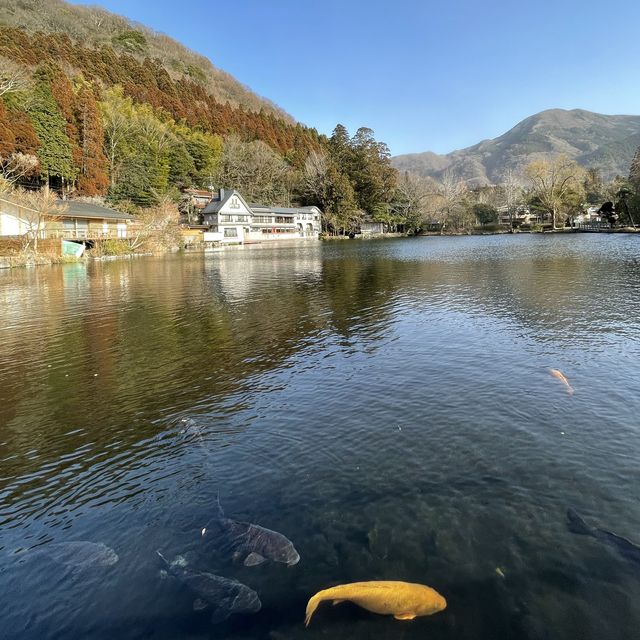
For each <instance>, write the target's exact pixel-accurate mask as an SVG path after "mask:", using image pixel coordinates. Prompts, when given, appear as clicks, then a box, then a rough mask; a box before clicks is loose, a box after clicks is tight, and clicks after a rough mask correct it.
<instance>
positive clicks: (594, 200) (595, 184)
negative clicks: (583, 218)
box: [583, 167, 606, 204]
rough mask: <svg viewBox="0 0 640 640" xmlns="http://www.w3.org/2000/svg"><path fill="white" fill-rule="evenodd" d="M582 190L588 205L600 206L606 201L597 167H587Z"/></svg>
mask: <svg viewBox="0 0 640 640" xmlns="http://www.w3.org/2000/svg"><path fill="white" fill-rule="evenodd" d="M583 189H584V195H585V200H586V202H587V203H588V204H600V203H602V202H603V201H604V200H605V199H606V198H605V193H604V183H603V182H602V176H601V175H600V169H598V168H597V167H589V168H588V169H587V170H586V172H585V175H584V182H583Z"/></svg>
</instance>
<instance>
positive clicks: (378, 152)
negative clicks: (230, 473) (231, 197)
mask: <svg viewBox="0 0 640 640" xmlns="http://www.w3.org/2000/svg"><path fill="white" fill-rule="evenodd" d="M2 6H4V7H5V9H6V10H7V13H6V14H4V15H0V178H2V184H0V188H3V189H7V188H9V189H10V188H13V187H16V186H23V187H30V188H38V187H40V186H42V185H44V184H49V185H50V186H52V187H53V188H54V189H56V190H57V191H58V192H63V193H65V194H66V195H69V196H71V197H80V196H89V197H101V198H106V199H107V201H108V202H109V203H110V204H111V205H113V206H117V207H120V208H122V209H126V210H130V211H135V210H136V209H137V208H140V207H149V206H153V205H156V204H158V203H159V202H161V201H166V200H173V201H174V202H177V201H178V199H179V196H180V191H181V190H182V189H183V188H185V187H208V186H209V185H213V186H218V187H225V188H236V189H239V190H240V191H241V192H242V193H243V195H245V196H246V197H247V198H248V199H249V200H252V201H255V202H263V203H265V204H276V205H277V204H279V205H289V204H292V203H293V202H298V203H304V204H314V205H318V206H320V207H321V208H322V209H323V211H324V212H325V214H326V215H325V217H324V220H325V228H326V229H327V230H329V231H330V232H334V233H335V232H347V231H349V230H351V229H354V228H357V227H358V225H359V220H360V219H361V218H362V217H363V216H366V215H370V216H377V217H378V218H382V219H384V220H386V221H389V222H390V224H391V225H392V226H393V225H395V224H405V223H407V222H408V218H407V216H406V199H403V196H402V195H401V194H400V192H399V191H398V190H397V188H396V187H397V175H396V172H395V170H394V169H393V168H392V167H391V165H390V160H389V151H388V149H387V147H386V145H384V144H383V143H380V142H378V141H376V140H375V138H374V136H373V132H372V131H371V130H370V129H367V128H366V127H362V128H360V129H359V130H358V131H357V132H356V133H355V134H354V135H353V136H352V137H351V136H350V135H349V133H348V132H347V130H346V129H345V128H344V127H342V126H337V127H336V131H335V132H334V135H333V136H332V137H331V138H327V137H326V136H322V135H319V134H318V132H317V131H316V130H315V129H312V128H309V127H306V126H304V125H302V124H299V123H295V122H293V121H292V120H291V119H290V118H289V117H287V116H286V115H285V114H283V113H282V112H281V111H279V110H277V109H276V108H274V107H269V105H267V104H266V103H263V102H261V101H260V100H259V99H258V98H257V97H256V96H254V95H253V94H251V93H250V92H248V90H246V91H247V93H246V94H236V95H235V99H234V100H231V99H230V98H229V92H231V91H232V90H233V89H234V87H235V88H237V86H239V85H238V84H237V83H235V81H233V79H231V80H232V82H231V83H227V84H224V86H222V85H220V84H219V83H217V82H216V77H215V73H217V70H215V69H214V68H213V67H212V66H211V65H210V64H209V66H208V67H207V65H206V64H204V63H203V64H196V62H198V60H199V57H198V56H195V54H192V53H191V52H189V51H188V50H186V49H185V48H184V47H182V46H181V45H179V44H178V43H176V42H174V41H172V40H170V39H169V38H166V37H165V36H159V35H157V34H152V33H151V32H150V31H149V30H147V29H145V28H143V27H141V26H139V25H132V24H130V23H129V22H128V21H126V20H125V19H123V18H120V17H118V16H113V15H112V14H108V13H107V12H105V11H102V10H101V9H94V8H78V7H72V6H70V5H66V4H65V3H62V2H60V1H59V0H56V1H54V2H52V3H51V4H50V3H47V2H40V1H39V0H23V1H22V2H11V3H8V2H5V0H0V8H1V7H2ZM51 6H54V7H58V8H59V9H60V11H59V12H56V11H53V10H52V9H51ZM49 18H50V20H49ZM3 21H4V22H5V23H6V22H7V21H9V22H11V24H2V23H3ZM38 29H41V30H38ZM193 56H195V57H193ZM214 71H215V73H214ZM207 74H209V75H207ZM247 96H249V98H250V99H248V98H247ZM251 96H253V98H251ZM398 207H400V208H403V207H404V208H403V209H402V210H403V211H405V213H403V214H397V213H396V211H397V210H398Z"/></svg>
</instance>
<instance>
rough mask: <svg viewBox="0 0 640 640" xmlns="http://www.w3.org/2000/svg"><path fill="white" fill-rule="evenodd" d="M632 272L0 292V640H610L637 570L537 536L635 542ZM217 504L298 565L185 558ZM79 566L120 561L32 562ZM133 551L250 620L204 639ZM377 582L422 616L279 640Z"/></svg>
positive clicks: (339, 624)
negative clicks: (422, 597) (420, 607)
mask: <svg viewBox="0 0 640 640" xmlns="http://www.w3.org/2000/svg"><path fill="white" fill-rule="evenodd" d="M639 243H640V238H637V237H634V236H623V235H616V236H605V235H575V236H574V235H572V236H570V237H567V236H548V235H546V236H545V235H537V236H511V237H508V236H493V237H474V238H422V239H415V240H398V241H383V242H375V241H372V242H359V241H351V242H341V243H330V244H322V243H303V244H300V245H295V246H294V245H289V246H286V247H265V246H253V247H245V248H243V249H238V250H229V251H226V252H224V253H212V254H207V255H205V256H203V255H197V254H190V255H184V256H172V257H166V258H157V259H156V258H143V259H138V260H133V261H116V262H106V263H91V264H88V265H84V264H82V265H65V266H60V267H54V268H38V269H32V270H14V271H12V272H1V273H0V304H1V305H2V306H1V309H2V315H1V320H2V324H1V325H0V618H1V620H0V637H2V638H3V639H5V638H11V639H14V638H26V639H32V638H33V639H38V640H42V639H44V638H81V637H82V638H89V637H90V638H100V639H102V638H104V639H107V638H109V639H113V638H124V639H128V638H158V639H162V640H164V639H165V638H166V639H175V638H238V639H244V638H247V639H248V638H265V639H272V640H280V639H285V638H286V639H295V638H307V639H311V638H315V637H323V638H345V639H346V638H349V639H359V638H362V639H364V638H374V637H375V638H402V639H407V640H409V639H411V638H424V637H428V638H430V639H432V640H440V639H454V638H455V639H456V640H464V639H473V640H484V639H486V640H502V639H504V640H507V639H508V640H512V639H516V638H517V639H520V638H522V639H535V640H538V639H540V640H549V639H558V640H565V639H566V640H569V639H575V638H581V639H584V640H591V639H593V640H613V639H623V638H624V639H627V638H633V637H637V634H638V631H637V630H638V628H639V627H640V605H639V604H638V603H639V602H640V567H638V566H634V565H632V564H631V563H630V562H629V561H628V560H627V559H625V558H624V557H623V556H621V555H620V554H619V553H618V552H617V550H616V549H615V548H614V547H612V546H610V545H607V544H605V543H603V542H602V541H599V540H596V539H594V538H591V537H585V536H578V535H575V534H574V533H571V532H570V531H569V530H568V528H567V520H566V509H567V507H574V508H575V509H576V510H577V511H578V512H580V513H581V514H582V515H584V517H585V519H586V520H587V521H588V522H589V523H590V524H593V525H598V526H601V527H602V528H604V529H608V530H612V531H615V532H616V533H618V534H620V535H623V536H625V537H628V538H630V539H632V540H634V539H635V540H636V541H637V542H639V543H640V465H639V464H638V460H639V459H640V393H639V387H640V376H639V374H640V364H639V359H638V356H639V355H640V261H639V257H640V244H639ZM549 368H556V369H560V370H561V371H562V372H563V373H564V374H565V375H566V376H567V378H568V379H569V381H570V383H571V385H572V386H573V387H574V388H575V393H574V394H573V395H569V394H568V393H566V390H565V388H564V386H563V385H562V383H561V382H560V381H559V380H557V379H555V378H553V377H552V376H550V375H549V372H548V369H549ZM218 493H219V494H220V499H221V502H222V506H223V507H224V509H225V511H226V513H227V514H228V515H229V516H231V517H233V518H236V519H239V520H247V521H251V522H255V523H258V524H261V525H263V526H265V527H269V528H271V529H274V530H277V531H280V532H282V533H284V534H285V535H286V536H288V537H289V538H290V539H291V540H292V541H293V542H294V544H295V545H296V548H297V549H298V551H299V552H300V554H301V556H302V559H301V561H300V563H299V564H297V565H296V566H293V567H287V566H284V565H278V564H266V565H262V566H259V567H244V566H242V565H241V564H238V563H234V562H233V561H232V560H231V559H225V558H224V557H223V556H221V555H220V554H217V553H216V550H215V548H212V547H207V548H206V549H205V548H203V547H202V545H201V543H200V537H199V531H200V529H201V527H202V526H204V524H206V523H207V521H208V520H209V519H210V518H211V517H212V516H213V515H214V514H215V511H216V495H217V494H218ZM78 540H87V541H93V542H101V543H104V544H105V545H107V546H109V547H111V548H112V549H114V550H115V551H116V553H117V554H118V556H119V562H118V563H117V564H115V565H113V566H109V567H99V566H97V567H96V566H89V567H85V568H84V569H82V570H81V571H70V570H68V568H65V566H64V565H61V564H59V563H56V562H55V560H54V559H53V558H52V557H51V553H50V552H51V550H52V549H55V546H49V545H51V544H52V543H59V542H65V541H78ZM214 547H215V544H214ZM156 549H160V550H162V552H163V553H164V554H165V555H167V556H171V557H173V556H175V555H177V554H186V556H187V557H188V558H189V560H190V562H192V564H193V566H196V567H198V568H201V569H202V570H203V571H210V572H214V573H219V574H220V575H224V576H227V577H234V578H236V579H238V580H240V581H241V582H244V583H245V584H247V585H249V586H250V587H251V588H253V589H255V590H256V591H257V592H258V593H259V594H260V598H261V600H262V604H263V607H262V610H261V611H260V612H259V613H257V614H255V615H251V616H242V615H238V616H234V617H232V618H230V619H229V620H228V621H227V622H224V623H222V624H219V625H215V626H212V625H211V624H210V622H209V614H208V613H207V612H206V611H194V610H193V608H192V602H193V599H194V595H193V594H192V593H190V592H189V591H188V590H187V589H186V588H185V587H184V586H181V585H180V584H179V583H177V582H176V581H175V580H172V579H162V578H161V577H160V576H159V568H160V567H159V565H158V561H157V557H156V555H155V550H156ZM498 568H499V569H500V571H499V572H498V571H496V570H497V569H498ZM500 573H502V574H503V575H499V574H500ZM380 579H388V580H407V581H411V582H421V583H425V584H428V585H430V586H432V587H434V588H436V589H437V590H438V591H439V592H440V593H442V594H443V595H444V596H445V597H446V598H447V600H448V603H449V606H448V608H447V610H446V611H444V612H442V613H439V614H437V615H435V616H433V617H430V618H421V619H417V620H414V621H412V622H398V621H395V620H393V619H391V618H386V617H382V616H376V615H374V614H371V613H368V612H366V611H363V610H362V609H359V608H357V607H355V606H354V605H351V604H342V605H340V606H337V607H331V606H329V605H323V606H321V607H320V609H319V610H318V611H317V613H316V614H315V616H314V619H313V620H312V623H311V626H310V627H309V629H305V628H304V626H303V619H304V608H305V605H306V602H307V600H308V598H309V597H310V596H311V595H312V594H313V593H315V592H316V591H317V590H319V589H322V588H326V587H328V586H331V585H334V584H338V583H344V582H353V581H359V580H380Z"/></svg>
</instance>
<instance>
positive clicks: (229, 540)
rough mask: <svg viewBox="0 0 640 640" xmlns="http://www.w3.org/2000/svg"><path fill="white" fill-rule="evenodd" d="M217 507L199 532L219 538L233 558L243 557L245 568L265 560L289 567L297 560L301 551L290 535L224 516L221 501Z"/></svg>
mask: <svg viewBox="0 0 640 640" xmlns="http://www.w3.org/2000/svg"><path fill="white" fill-rule="evenodd" d="M217 508H218V515H217V517H216V518H214V520H212V521H211V522H210V523H209V524H208V525H207V526H206V527H204V528H203V529H202V531H201V535H202V538H203V539H206V538H213V537H215V538H216V540H217V539H218V538H220V542H221V544H222V545H224V546H225V547H226V548H229V550H230V551H231V553H232V554H233V558H234V560H242V562H243V564H244V565H245V567H254V566H256V565H259V564H262V563H263V562H265V561H267V560H271V561H272V562H282V563H284V564H287V565H289V566H292V565H294V564H297V563H298V562H299V561H300V554H299V553H298V552H297V551H296V548H295V547H294V546H293V542H291V540H289V538H287V537H285V536H283V535H282V534H281V533H278V532H277V531H272V530H271V529H266V528H265V527H261V526H260V525H257V524H251V523H249V522H239V521H237V520H232V519H231V518H227V517H226V516H225V515H224V511H223V510H222V507H221V506H220V501H218V504H217ZM211 525H213V526H211Z"/></svg>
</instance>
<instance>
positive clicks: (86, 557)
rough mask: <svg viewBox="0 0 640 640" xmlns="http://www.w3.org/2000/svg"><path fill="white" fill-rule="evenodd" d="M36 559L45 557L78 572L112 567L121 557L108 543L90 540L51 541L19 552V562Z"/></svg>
mask: <svg viewBox="0 0 640 640" xmlns="http://www.w3.org/2000/svg"><path fill="white" fill-rule="evenodd" d="M36 559H45V560H47V561H50V562H54V563H56V564H58V565H61V566H63V567H65V568H66V569H68V570H70V571H72V572H73V573H78V572H82V571H85V570H90V569H93V568H96V567H110V566H112V565H114V564H115V563H116V562H118V559H119V558H118V554H117V553H116V552H115V551H114V550H113V549H112V548H111V547H107V545H106V544H103V543H102V542H90V541H88V540H76V541H72V542H51V543H49V544H45V545H42V546H40V547H36V548H35V549H30V550H28V551H23V552H21V553H20V554H18V561H19V562H24V561H27V562H32V561H34V560H36Z"/></svg>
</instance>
